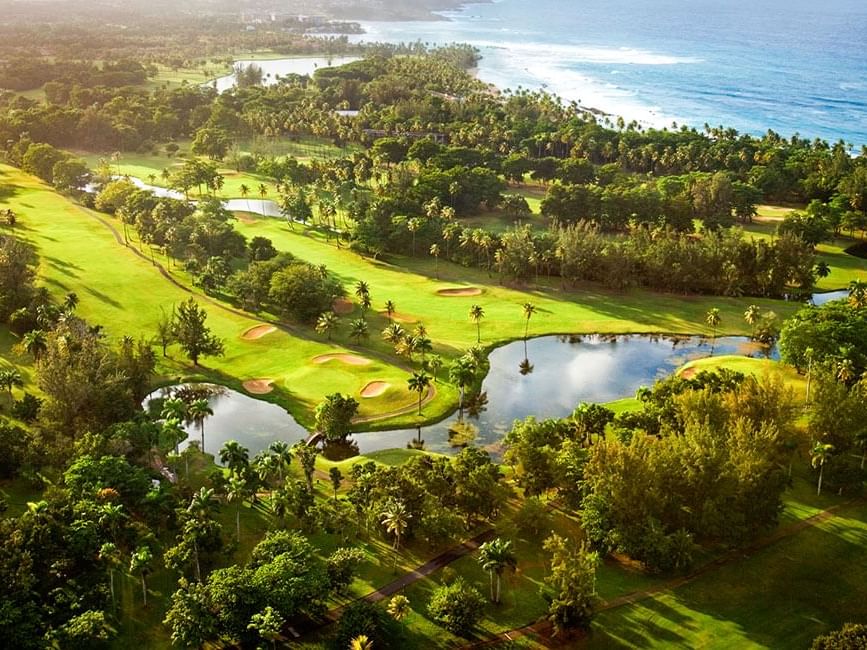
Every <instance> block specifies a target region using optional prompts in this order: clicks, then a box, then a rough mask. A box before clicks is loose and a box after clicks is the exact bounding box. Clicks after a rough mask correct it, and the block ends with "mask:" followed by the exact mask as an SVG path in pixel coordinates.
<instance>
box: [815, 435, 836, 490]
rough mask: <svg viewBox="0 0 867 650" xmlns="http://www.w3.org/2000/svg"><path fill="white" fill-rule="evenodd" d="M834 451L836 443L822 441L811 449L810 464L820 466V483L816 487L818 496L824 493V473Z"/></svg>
mask: <svg viewBox="0 0 867 650" xmlns="http://www.w3.org/2000/svg"><path fill="white" fill-rule="evenodd" d="M833 453H834V445H829V444H826V443H822V442H816V443H815V444H814V445H813V448H812V449H811V450H810V464H811V465H812V466H813V469H815V468H817V467H818V468H819V483H818V486H817V487H816V496H819V495H821V494H822V474H823V473H824V471H825V463H827V462H828V459H829V458H831V454H833Z"/></svg>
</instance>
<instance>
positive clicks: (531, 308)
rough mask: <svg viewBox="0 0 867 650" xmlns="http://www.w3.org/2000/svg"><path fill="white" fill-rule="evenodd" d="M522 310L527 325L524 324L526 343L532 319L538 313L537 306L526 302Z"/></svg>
mask: <svg viewBox="0 0 867 650" xmlns="http://www.w3.org/2000/svg"><path fill="white" fill-rule="evenodd" d="M522 309H523V312H524V319H525V321H526V323H525V324H524V340H525V341H526V340H527V334H528V332H529V329H530V318H531V317H532V316H533V314H535V313H536V305H534V304H533V303H531V302H525V303H524V305H523V307H522Z"/></svg>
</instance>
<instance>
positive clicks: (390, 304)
mask: <svg viewBox="0 0 867 650" xmlns="http://www.w3.org/2000/svg"><path fill="white" fill-rule="evenodd" d="M395 311H397V309H396V308H395V306H394V301H392V300H386V301H385V314H386V316H388V322H389V323H391V317H392V316H394V312H395Z"/></svg>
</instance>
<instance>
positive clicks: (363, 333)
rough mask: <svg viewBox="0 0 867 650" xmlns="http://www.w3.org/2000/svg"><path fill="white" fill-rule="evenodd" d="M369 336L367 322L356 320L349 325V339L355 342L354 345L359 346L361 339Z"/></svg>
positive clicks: (361, 319) (360, 319)
mask: <svg viewBox="0 0 867 650" xmlns="http://www.w3.org/2000/svg"><path fill="white" fill-rule="evenodd" d="M369 335H370V332H369V331H368V328H367V321H365V320H364V319H363V318H356V319H355V320H354V321H352V322H351V323H350V324H349V337H350V338H351V339H354V340H355V344H356V345H360V344H361V339H366V338H367V337H368V336H369Z"/></svg>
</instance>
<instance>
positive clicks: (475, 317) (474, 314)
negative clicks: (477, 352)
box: [470, 305, 485, 343]
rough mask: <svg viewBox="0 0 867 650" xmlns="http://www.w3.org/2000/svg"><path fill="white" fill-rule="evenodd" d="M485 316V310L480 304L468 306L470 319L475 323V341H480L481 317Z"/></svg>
mask: <svg viewBox="0 0 867 650" xmlns="http://www.w3.org/2000/svg"><path fill="white" fill-rule="evenodd" d="M484 317H485V310H484V309H483V308H482V306H481V305H473V306H472V307H470V320H471V321H473V322H474V323H475V324H476V343H481V342H482V319H483V318H484Z"/></svg>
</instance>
